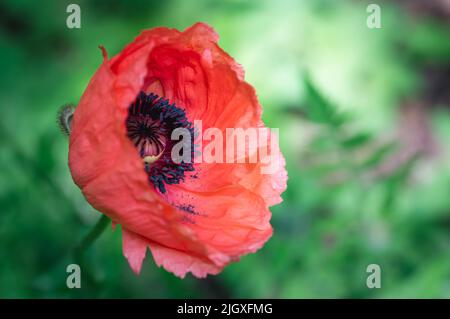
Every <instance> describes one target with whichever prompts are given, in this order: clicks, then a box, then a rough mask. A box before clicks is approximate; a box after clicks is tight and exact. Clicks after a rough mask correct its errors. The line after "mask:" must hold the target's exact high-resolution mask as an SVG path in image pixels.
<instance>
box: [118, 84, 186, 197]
mask: <svg viewBox="0 0 450 319" xmlns="http://www.w3.org/2000/svg"><path fill="white" fill-rule="evenodd" d="M126 128H127V136H128V138H129V139H130V140H131V141H132V142H133V144H134V145H135V147H136V149H137V150H138V152H139V155H140V156H141V158H142V161H143V164H144V167H145V171H146V172H147V175H148V176H149V181H150V182H151V183H152V184H153V185H154V186H155V187H156V188H157V189H159V190H160V191H161V193H165V192H166V188H165V184H179V183H180V182H181V181H183V180H184V178H185V172H187V171H193V170H194V167H193V165H192V161H191V162H190V163H184V162H181V163H175V162H174V161H173V160H172V156H171V155H172V147H173V146H174V145H175V143H176V141H172V140H171V138H170V136H171V134H172V131H173V130H174V129H176V128H186V129H188V130H189V131H190V133H191V141H190V142H191V146H192V147H191V150H192V151H191V159H192V158H193V150H194V145H193V142H194V140H193V139H194V130H193V126H192V123H191V122H189V121H188V120H187V117H186V113H185V112H184V110H182V109H180V108H178V107H177V106H176V105H175V104H170V103H169V101H168V100H167V99H164V98H160V97H159V96H158V95H156V94H154V93H150V94H148V95H147V94H145V93H144V92H140V93H139V95H138V97H137V98H136V100H135V101H134V102H133V103H132V104H131V105H130V107H129V109H128V117H127V119H126Z"/></svg>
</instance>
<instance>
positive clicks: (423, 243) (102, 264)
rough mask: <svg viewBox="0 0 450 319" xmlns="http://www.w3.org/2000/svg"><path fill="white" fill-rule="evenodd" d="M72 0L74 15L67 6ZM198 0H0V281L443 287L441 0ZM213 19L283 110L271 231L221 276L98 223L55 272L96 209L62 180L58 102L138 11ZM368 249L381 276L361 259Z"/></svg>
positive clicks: (363, 293)
mask: <svg viewBox="0 0 450 319" xmlns="http://www.w3.org/2000/svg"><path fill="white" fill-rule="evenodd" d="M71 2H75V3H77V4H79V5H80V7H81V26H82V27H81V29H68V28H67V27H66V18H67V16H68V14H67V13H66V7H67V5H68V4H69V3H71ZM371 2H375V1H371ZM368 3H370V2H368V1H335V0H314V1H313V0H311V1H306V0H305V1H294V0H291V1H289V0H283V1H281V0H277V1H269V0H265V1H257V0H224V1H212V0H196V1H193V0H191V1H183V0H179V1H143V0H141V1H119V0H110V1H106V0H103V1H81V0H79V1H65V0H64V1H34V2H32V1H25V0H8V1H5V0H2V1H1V2H0V110H1V117H0V297H3V298H16V297H18V298H49V297H63V298H69V297H71V298H80V297H114V298H130V297H137V298H154V297H178V298H184V297H251V298H253V297H255V298H270V297H274V298H278V297H281V298H316V297H319V298H332V297H338V298H343V297H348V298H386V297H406V298H408V297H418V298H422V297H425V298H428V297H450V161H449V160H450V97H449V96H450V94H449V91H450V90H449V89H450V40H449V39H450V31H449V30H450V3H449V1H448V0H423V1H415V0H409V1H384V2H383V1H377V2H376V3H378V4H379V5H380V6H381V22H382V28H381V29H369V28H368V27H367V26H366V19H367V17H368V16H369V14H368V13H367V12H366V7H367V5H368ZM197 21H204V22H207V23H209V24H211V25H212V26H213V27H214V28H215V29H216V30H217V31H218V33H219V34H220V37H221V39H220V42H219V43H220V45H221V46H222V47H223V48H224V49H225V50H226V51H227V52H229V53H230V54H231V55H232V56H233V57H234V58H235V59H236V60H237V61H238V62H240V63H241V64H242V65H243V66H244V68H245V69H246V79H247V81H248V82H250V83H251V84H252V85H254V86H255V87H256V90H257V92H258V95H259V98H260V101H261V103H262V105H263V107H264V114H263V117H264V121H265V123H266V124H267V125H268V126H269V127H279V128H280V140H281V146H282V149H283V152H284V154H285V157H286V158H287V168H288V173H289V183H288V189H287V191H286V192H285V193H284V195H283V197H284V202H283V203H282V204H280V205H278V206H276V207H274V208H273V209H272V212H273V219H272V221H273V226H274V229H275V233H274V236H273V237H272V239H271V240H270V241H269V242H268V243H267V244H266V246H265V247H264V248H263V249H261V250H260V251H259V252H258V253H256V254H252V255H248V256H245V257H243V258H242V260H241V261H240V262H238V263H235V264H232V265H230V266H228V267H227V268H226V269H225V270H224V271H223V273H221V274H220V275H218V276H213V277H208V279H206V280H196V279H195V278H193V277H192V276H188V277H187V278H186V279H184V280H180V279H178V278H176V277H174V276H173V275H172V274H170V273H167V272H166V271H164V270H163V269H160V268H157V267H156V266H155V264H154V262H153V260H152V259H151V258H150V257H149V256H148V257H147V259H146V261H145V263H144V266H143V271H142V274H141V275H140V276H139V277H138V276H135V275H134V274H133V273H132V271H131V270H130V267H129V266H128V264H127V262H126V260H125V258H124V257H123V256H122V248H121V234H120V229H117V230H116V231H115V232H112V231H111V230H110V228H109V227H108V229H107V230H106V231H105V232H104V233H103V234H102V235H101V237H100V238H99V239H98V241H97V242H95V243H94V245H93V246H92V247H90V248H89V250H88V251H87V252H86V254H85V256H84V257H85V258H84V265H83V266H84V267H83V269H82V289H72V290H70V289H68V288H67V287H66V285H65V283H66V276H67V274H66V271H65V270H66V265H68V264H70V263H72V262H74V260H73V257H72V255H71V249H72V247H74V245H76V244H77V243H78V242H79V241H80V240H81V238H83V236H85V234H86V233H88V232H89V230H90V229H91V228H92V227H93V225H94V224H95V222H96V221H97V220H98V218H99V217H100V214H99V213H98V212H96V211H95V210H94V209H92V208H91V207H90V206H89V205H88V204H87V203H86V202H85V200H84V198H83V196H82V195H81V193H80V191H79V189H78V188H77V187H76V186H75V185H74V184H73V182H72V180H71V177H70V173H69V170H68V166H67V152H68V145H67V144H68V143H67V140H66V138H65V137H64V136H63V135H62V134H60V132H59V130H58V127H57V125H56V120H55V115H56V112H57V110H58V108H59V106H60V105H62V104H64V103H67V102H73V103H77V102H78V100H79V98H80V96H81V94H82V93H83V91H84V89H85V87H86V85H87V83H88V81H89V79H90V77H91V76H92V74H93V73H94V72H95V70H96V68H97V67H98V66H99V64H100V63H101V60H102V58H101V54H100V51H99V49H98V48H97V46H98V45H99V44H103V45H104V46H105V47H106V48H107V50H108V52H109V54H110V56H113V55H115V54H117V53H118V52H119V51H120V50H121V49H122V48H123V47H124V46H125V45H126V44H127V43H129V42H131V41H132V39H133V38H134V37H135V36H136V35H137V34H138V33H139V32H140V30H142V29H146V28H151V27H154V26H160V25H163V26H169V27H176V28H179V29H184V28H186V27H187V26H189V25H191V24H192V23H194V22H197ZM372 263H375V264H379V265H380V266H381V270H382V279H381V282H382V287H381V289H368V288H367V286H366V278H367V275H368V274H367V273H366V267H367V265H369V264H372Z"/></svg>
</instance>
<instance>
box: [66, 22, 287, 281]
mask: <svg viewBox="0 0 450 319" xmlns="http://www.w3.org/2000/svg"><path fill="white" fill-rule="evenodd" d="M217 41H218V35H217V34H216V33H215V32H214V30H213V29H212V28H211V27H209V26H207V25H205V24H202V23H198V24H195V25H193V26H192V27H190V28H188V29H186V30H185V31H184V32H180V31H178V30H175V29H168V28H155V29H151V30H147V31H144V32H142V33H141V34H140V35H139V36H138V37H137V38H136V39H135V40H134V41H133V42H132V43H131V44H129V45H128V46H127V47H126V48H125V49H124V50H123V51H122V52H121V53H119V54H118V55H117V56H115V57H114V58H112V59H110V60H109V59H108V57H107V54H106V51H105V50H104V49H102V50H103V55H104V61H103V63H102V65H101V66H100V68H99V69H98V70H97V72H96V73H95V75H94V76H93V78H92V79H91V81H90V83H89V85H88V87H87V88H86V91H85V92H84V94H83V96H82V98H81V100H80V102H79V104H78V107H77V108H76V110H75V113H74V116H73V120H72V125H71V135H70V146H69V166H70V170H71V173H72V177H73V180H74V181H75V183H76V184H77V185H78V186H79V187H80V189H81V190H82V192H83V194H84V196H85V197H86V199H87V201H88V202H89V203H90V204H91V205H92V206H93V207H94V208H96V209H97V210H99V211H101V212H102V213H104V214H106V215H107V216H109V217H110V218H111V219H112V220H113V222H114V223H115V224H120V225H121V226H122V234H123V251H124V255H125V257H126V258H127V259H128V261H129V263H130V266H131V268H132V269H133V271H134V272H136V273H139V272H140V269H141V265H142V261H143V259H144V257H145V255H146V250H147V248H149V249H150V251H151V253H152V255H153V258H154V260H155V262H156V264H157V265H158V266H163V267H164V268H165V269H166V270H168V271H170V272H173V273H174V274H175V275H177V276H179V277H184V276H185V274H186V273H188V272H191V273H192V274H193V275H194V276H196V277H205V276H206V275H207V274H217V273H219V272H220V271H221V270H222V269H223V267H224V266H225V265H227V264H228V263H230V262H232V261H236V260H238V259H239V257H240V256H242V255H244V254H247V253H251V252H255V251H256V250H258V249H259V248H261V247H262V246H263V244H264V243H265V242H266V241H267V240H268V239H269V237H270V236H271V234H272V228H271V225H270V223H269V220H270V217H271V214H270V211H269V207H270V206H272V205H274V204H277V203H280V202H281V201H282V199H281V197H280V194H281V193H282V192H283V191H284V189H285V188H286V180H287V174H286V171H285V169H284V159H283V157H282V155H281V153H280V151H279V149H278V146H277V145H276V144H275V147H272V148H271V149H270V152H271V153H272V155H273V154H275V158H276V159H277V160H278V161H279V166H278V169H277V170H276V171H275V172H273V173H272V174H263V173H262V172H261V167H262V166H263V163H262V161H261V160H258V161H257V162H256V163H254V162H253V163H249V161H247V162H246V163H205V162H202V163H196V162H193V163H185V162H181V163H179V164H176V163H175V162H173V161H172V160H171V158H170V156H169V153H170V149H171V147H173V142H172V141H171V135H170V133H171V132H172V131H173V130H174V129H175V128H179V127H181V128H185V129H187V130H189V131H190V132H194V128H193V125H192V123H193V122H194V121H195V120H201V121H202V125H203V130H204V129H206V128H210V127H215V128H218V129H219V130H220V131H222V132H224V134H225V129H226V128H249V127H257V128H261V127H264V124H263V123H262V121H261V107H260V105H259V103H258V100H257V98H256V95H255V91H254V89H253V88H252V87H251V86H250V85H249V84H248V83H246V82H245V81H244V72H243V69H242V68H241V66H240V65H238V64H237V63H236V62H235V61H234V60H233V59H232V58H231V57H230V56H229V55H228V54H227V53H226V52H224V51H223V50H222V49H221V48H220V47H219V46H218V45H217ZM195 134H198V133H195ZM268 139H270V135H269V137H268ZM196 141H197V140H196ZM204 147H205V146H203V149H204ZM203 149H199V151H200V152H201V151H203ZM246 156H247V157H248V155H246Z"/></svg>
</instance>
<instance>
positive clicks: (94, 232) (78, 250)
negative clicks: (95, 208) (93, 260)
mask: <svg viewBox="0 0 450 319" xmlns="http://www.w3.org/2000/svg"><path fill="white" fill-rule="evenodd" d="M110 221H111V220H110V219H109V217H108V216H106V215H102V217H101V218H100V219H99V220H98V222H97V223H96V224H95V226H94V227H93V228H92V229H91V231H90V232H89V233H87V235H86V236H85V237H84V238H83V239H82V240H81V241H80V243H79V244H78V245H77V246H76V247H75V249H74V255H75V257H76V259H82V257H83V253H84V252H85V251H86V249H87V248H89V246H91V245H92V244H93V243H94V242H95V241H96V240H97V239H98V238H99V237H100V235H101V234H102V233H103V231H104V230H105V229H106V226H108V224H109V222H110Z"/></svg>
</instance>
